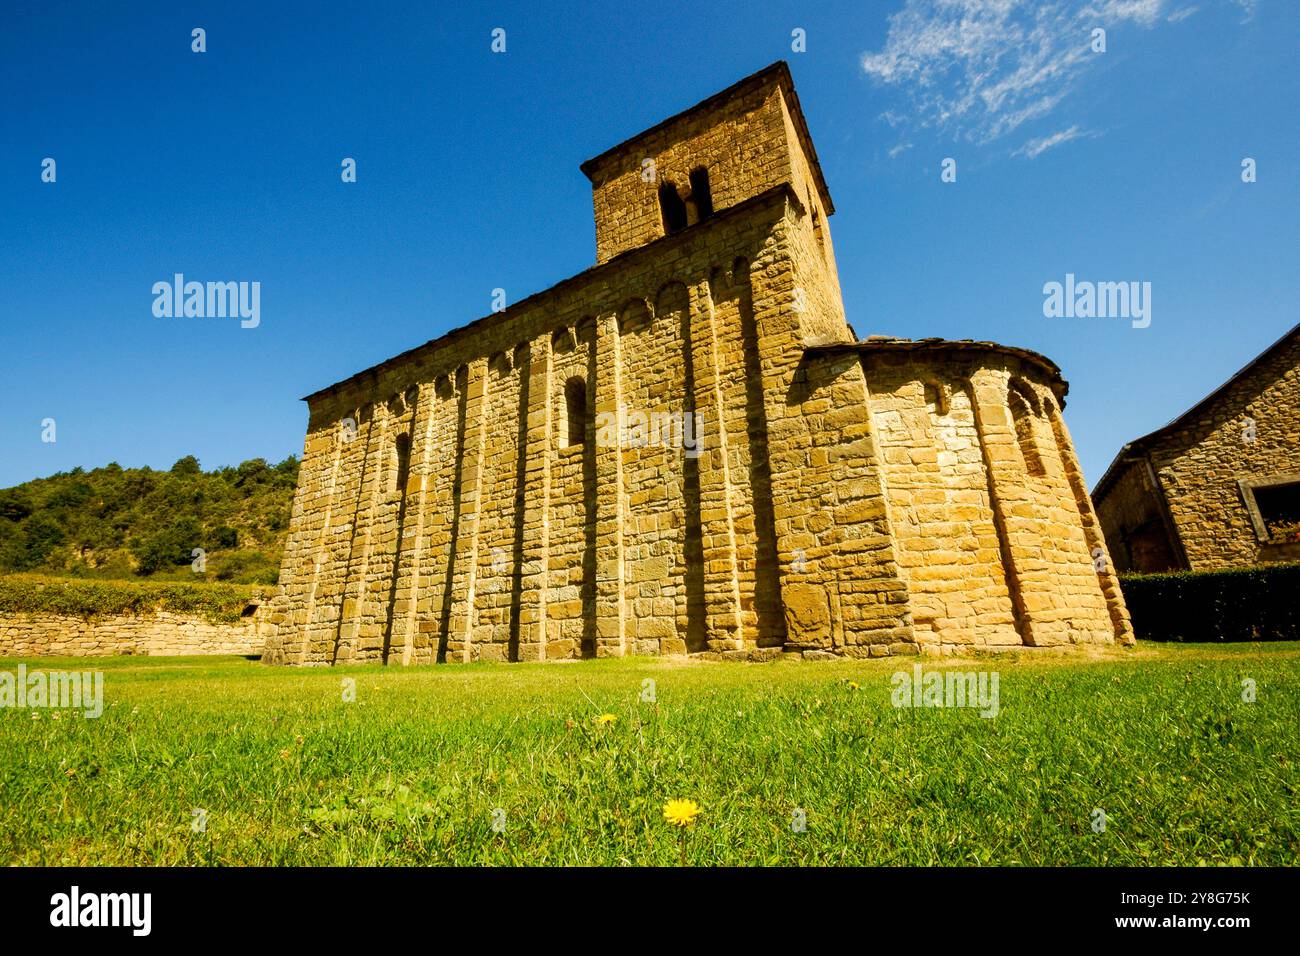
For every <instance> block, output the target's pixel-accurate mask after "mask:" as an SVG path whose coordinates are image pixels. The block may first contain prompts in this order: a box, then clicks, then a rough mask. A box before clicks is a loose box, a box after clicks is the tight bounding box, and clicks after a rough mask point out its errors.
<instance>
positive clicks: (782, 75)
mask: <svg viewBox="0 0 1300 956" xmlns="http://www.w3.org/2000/svg"><path fill="white" fill-rule="evenodd" d="M771 82H775V83H777V84H779V85H780V87H781V91H782V92H783V93H784V94H785V101H786V104H787V105H788V106H789V107H790V116H791V118H792V119H793V120H794V128H795V131H796V132H797V133H798V134H799V142H800V143H801V144H802V145H803V149H804V153H805V154H806V155H807V157H808V164H809V166H811V167H812V172H813V176H814V177H815V178H816V179H817V189H818V191H819V192H820V193H821V197H822V204H823V205H824V206H825V208H826V215H828V216H829V215H831V214H832V213H834V212H835V203H833V202H832V201H831V193H830V190H829V189H828V188H827V186H826V177H825V176H823V175H822V167H821V163H820V162H819V161H818V159H817V149H816V147H814V146H813V141H812V136H811V135H809V133H808V121H807V120H806V119H805V118H804V115H803V107H802V106H800V105H799V94H798V93H796V92H795V88H794V78H793V77H792V76H791V75H790V65H789V64H788V63H786V62H785V60H777V61H776V62H775V63H772V64H771V65H769V66H765V67H763V69H761V70H759V71H758V72H756V73H751V74H750V75H749V76H747V77H745V78H744V79H742V80H738V81H737V82H735V83H733V84H731V86H729V87H727V88H726V89H725V90H721V91H720V92H717V93H714V94H713V95H712V96H710V97H708V98H707V99H703V100H700V102H698V103H696V104H695V105H694V106H692V107H689V108H688V109H684V110H682V111H681V112H680V113H676V114H674V115H672V116H670V117H668V118H667V119H666V120H663V121H661V122H659V123H656V124H655V125H654V126H651V127H650V128H649V129H645V130H642V131H641V132H639V133H637V134H636V135H635V136H632V137H629V138H628V139H625V140H623V142H621V143H619V144H618V145H617V146H611V147H610V148H609V149H607V150H605V151H604V152H603V153H601V154H600V155H599V156H593V157H592V158H591V159H589V160H587V161H586V162H585V163H582V164H581V165H579V167H578V168H579V169H581V170H582V171H583V173H584V174H585V175H586V177H587V178H588V179H591V178H592V174H593V173H594V172H595V170H596V167H598V166H599V165H600V164H601V163H603V162H604V161H605V160H606V159H608V158H609V157H611V156H613V155H614V154H615V153H619V152H622V151H623V150H625V149H627V148H628V147H630V146H632V145H633V144H635V143H638V142H640V141H641V140H643V139H645V138H647V137H649V136H653V135H654V134H656V133H660V132H663V131H664V130H666V129H667V128H668V127H670V126H674V125H676V124H678V123H680V122H682V121H683V120H686V119H689V118H691V117H692V116H695V115H696V114H698V113H703V112H706V111H708V110H711V109H714V108H715V107H717V106H719V105H720V104H722V103H724V102H725V101H727V100H729V99H731V98H732V97H733V96H736V95H738V94H740V93H743V92H746V91H747V90H750V89H752V88H754V87H758V86H762V85H763V84H765V83H771ZM593 182H594V180H593Z"/></svg>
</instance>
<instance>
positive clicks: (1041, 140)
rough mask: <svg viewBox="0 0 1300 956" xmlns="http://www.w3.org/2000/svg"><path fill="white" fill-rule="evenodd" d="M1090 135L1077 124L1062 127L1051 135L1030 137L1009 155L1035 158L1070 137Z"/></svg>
mask: <svg viewBox="0 0 1300 956" xmlns="http://www.w3.org/2000/svg"><path fill="white" fill-rule="evenodd" d="M1092 135H1093V134H1092V133H1085V132H1083V131H1082V130H1080V129H1079V127H1078V126H1071V127H1070V128H1069V129H1063V130H1061V131H1060V132H1056V133H1053V134H1052V135H1051V136H1040V137H1038V138H1037V139H1031V140H1029V141H1028V142H1027V143H1025V144H1024V145H1023V146H1021V147H1020V148H1019V149H1017V150H1016V151H1015V152H1013V153H1012V154H1011V155H1012V156H1023V157H1025V158H1026V159H1037V158H1038V157H1039V156H1041V155H1042V154H1043V153H1045V152H1047V151H1048V150H1049V149H1052V148H1054V147H1056V146H1060V145H1061V144H1062V143H1068V142H1070V140H1072V139H1082V138H1084V137H1088V136H1092Z"/></svg>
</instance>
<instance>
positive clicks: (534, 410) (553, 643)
mask: <svg viewBox="0 0 1300 956" xmlns="http://www.w3.org/2000/svg"><path fill="white" fill-rule="evenodd" d="M647 163H648V164H649V165H648V166H647ZM647 169H651V170H652V175H649V176H647V174H646V170H647ZM582 170H583V172H584V173H585V174H586V175H587V176H588V178H589V179H590V180H591V185H592V196H593V209H594V213H595V219H596V260H597V264H596V266H595V267H593V268H591V269H589V270H587V271H586V272H583V273H581V274H580V275H578V276H575V277H573V278H571V279H567V280H565V281H563V282H561V283H559V284H557V285H555V286H553V287H552V288H550V289H547V290H544V291H542V292H539V293H536V294H534V295H532V296H529V297H527V298H524V299H520V300H517V301H514V302H513V303H512V304H510V305H509V307H508V308H507V309H506V310H505V311H502V312H494V313H492V314H490V315H488V316H485V317H483V318H480V319H477V320H475V321H473V322H470V323H469V324H468V325H466V326H463V327H461V328H458V329H454V330H452V331H451V332H448V333H446V334H445V335H443V336H441V337H440V338H437V339H435V340H433V341H431V342H428V343H426V344H425V345H423V346H420V347H419V348H416V349H413V350H411V351H409V352H406V353H403V354H402V355H401V356H399V357H397V358H395V359H391V360H389V361H388V362H385V363H381V365H379V366H377V367H376V368H375V369H371V370H367V371H364V372H361V373H358V374H357V375H355V376H353V377H351V378H349V379H345V380H344V381H342V382H338V383H336V384H334V385H331V386H329V387H327V388H324V389H322V390H320V391H318V392H315V393H313V394H312V395H310V396H308V397H307V399H306V401H307V404H308V407H309V410H310V421H309V425H308V433H307V438H306V441H305V443H304V456H303V463H302V468H301V477H300V487H299V490H298V496H297V501H298V502H300V503H301V506H300V507H297V508H295V513H294V517H293V520H292V525H291V528H290V538H289V546H288V548H287V549H286V551H285V559H284V567H283V569H282V575H281V580H282V581H283V582H285V584H284V586H283V587H282V589H281V593H280V594H279V595H277V597H276V598H275V600H274V602H273V606H272V608H271V609H270V612H269V613H268V615H267V616H268V617H269V618H270V619H272V620H278V621H279V622H280V624H279V626H278V627H274V628H272V631H273V633H271V635H270V636H269V638H268V641H267V649H266V655H265V659H267V660H269V661H273V662H278V663H304V664H316V663H332V662H334V661H335V660H374V659H379V660H385V661H391V662H400V661H412V660H414V661H415V662H422V661H427V660H437V661H472V660H500V661H506V660H543V659H544V660H556V659H567V658H574V657H620V656H623V655H625V654H629V653H634V654H668V655H683V654H694V655H705V656H707V657H708V658H709V659H725V660H732V659H755V660H760V659H773V658H774V657H776V656H779V655H780V654H782V653H783V652H785V653H799V654H803V655H805V656H806V657H809V658H812V659H816V658H818V657H825V656H830V655H834V654H851V655H856V656H865V655H867V654H868V653H869V654H870V655H871V656H881V655H884V654H915V653H920V651H921V648H922V644H924V646H925V648H926V651H927V652H936V653H937V652H941V651H942V650H943V648H944V647H945V646H947V647H955V646H963V647H964V646H968V645H972V644H973V645H980V644H987V645H989V646H1015V645H1017V644H1024V643H1033V644H1043V643H1061V642H1110V641H1116V640H1119V641H1130V640H1131V639H1132V638H1131V630H1130V628H1129V626H1128V618H1127V612H1126V611H1125V609H1124V606H1123V602H1122V598H1121V597H1120V595H1119V590H1118V587H1116V586H1114V581H1113V578H1112V577H1111V573H1112V572H1111V571H1110V570H1109V566H1108V565H1106V564H1105V563H1104V562H1103V567H1101V568H1100V569H1098V567H1097V565H1096V564H1095V562H1094V557H1093V553H1094V550H1095V549H1096V548H1098V547H1100V548H1102V549H1103V553H1104V542H1103V541H1101V538H1100V532H1099V530H1098V526H1097V522H1096V518H1095V515H1094V514H1093V512H1092V509H1091V504H1090V502H1089V501H1088V499H1087V496H1086V493H1085V492H1083V491H1082V490H1081V488H1080V487H1076V485H1078V482H1074V483H1072V479H1071V477H1070V476H1071V475H1072V474H1074V473H1077V462H1075V460H1074V451H1073V448H1072V447H1070V445H1069V441H1068V437H1066V436H1067V433H1066V432H1065V429H1064V426H1063V424H1062V423H1061V421H1060V412H1061V409H1062V408H1063V406H1064V396H1065V393H1066V384H1065V382H1064V381H1063V380H1062V378H1061V375H1060V370H1059V369H1058V368H1057V367H1056V366H1055V365H1054V364H1053V363H1052V362H1050V361H1049V360H1048V359H1046V358H1044V357H1042V356H1041V355H1037V354H1035V353H1033V352H1029V351H1026V350H1023V349H1017V348H1008V347H1004V346H999V345H995V344H993V343H988V342H972V341H956V342H951V341H941V340H937V339H923V340H919V341H909V340H900V339H880V338H873V339H869V340H867V341H857V340H855V338H854V336H853V335H852V333H851V332H850V329H849V325H848V322H847V321H846V317H845V315H844V310H843V305H842V302H841V295H840V285H839V276H838V273H837V270H836V264H835V254H834V247H833V243H832V240H831V234H830V230H829V226H828V224H827V220H828V217H830V216H831V214H832V213H833V212H834V206H833V203H832V201H831V196H830V192H829V189H828V188H827V184H826V181H825V178H824V177H823V175H822V171H821V167H820V165H819V163H818V160H817V154H816V152H815V150H814V149H813V144H812V140H811V138H810V136H809V134H808V128H807V125H806V123H805V121H804V117H803V112H802V107H801V106H800V103H799V100H798V97H797V96H796V95H795V92H794V85H793V81H792V79H791V76H790V72H789V69H788V68H787V67H786V65H785V64H784V63H777V64H774V65H772V66H770V67H767V68H766V69H763V70H760V71H759V72H758V73H755V74H753V75H752V76H749V77H746V78H745V79H743V80H741V81H740V82H738V83H736V84H735V85H733V86H731V87H730V88H728V89H726V90H724V91H722V92H721V93H718V94H716V95H714V96H711V97H709V98H708V99H706V100H704V101H703V102H701V103H699V104H697V105H696V106H694V107H692V108H690V109H688V110H686V111H684V112H682V113H679V114H677V115H675V116H673V117H671V118H670V119H668V120H666V121H665V122H664V123H662V124H659V125H658V126H656V127H654V128H652V129H650V130H647V131H645V132H643V133H640V134H638V135H636V136H633V137H632V138H631V139H628V140H626V141H625V142H623V143H621V144H620V145H618V146H615V147H613V148H612V149H609V150H607V151H606V152H604V153H602V154H601V155H599V156H597V157H595V158H593V159H591V160H588V161H587V162H585V163H583V164H582ZM796 290H799V291H800V292H802V295H801V296H796ZM796 300H799V301H801V302H802V303H803V307H801V308H798V309H796V308H795V307H794V303H795V302H796ZM521 419H522V420H521ZM1067 580H1068V581H1069V582H1070V583H1069V585H1068V587H1067V586H1065V585H1063V583H1062V582H1064V581H1067ZM362 624H364V626H363V627H362V626H354V625H362ZM417 649H420V650H419V652H418V653H413V651H416V650H417Z"/></svg>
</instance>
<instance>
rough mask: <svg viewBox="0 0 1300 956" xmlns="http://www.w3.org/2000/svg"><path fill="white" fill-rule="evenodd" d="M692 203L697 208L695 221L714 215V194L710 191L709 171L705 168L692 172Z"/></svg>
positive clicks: (701, 167)
mask: <svg viewBox="0 0 1300 956" xmlns="http://www.w3.org/2000/svg"><path fill="white" fill-rule="evenodd" d="M691 203H692V204H693V205H694V206H695V221H696V222H699V221H700V220H702V219H708V218H709V217H710V216H712V215H713V193H712V192H711V191H710V190H709V171H708V170H707V169H705V168H704V167H703V166H696V167H695V168H694V169H692V170H691Z"/></svg>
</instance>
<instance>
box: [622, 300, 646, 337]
mask: <svg viewBox="0 0 1300 956" xmlns="http://www.w3.org/2000/svg"><path fill="white" fill-rule="evenodd" d="M649 324H650V307H649V306H648V305H647V304H646V301H645V299H641V298H632V299H628V300H627V302H625V303H623V308H621V309H619V310H618V330H619V332H622V333H628V332H639V331H640V330H641V329H643V328H645V327H646V326H648V325H649Z"/></svg>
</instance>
